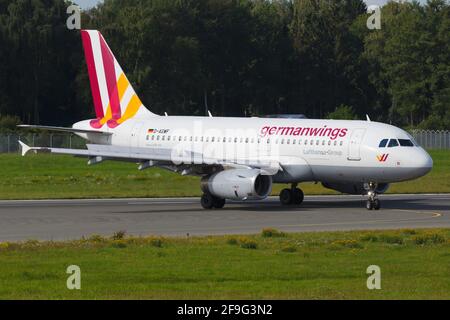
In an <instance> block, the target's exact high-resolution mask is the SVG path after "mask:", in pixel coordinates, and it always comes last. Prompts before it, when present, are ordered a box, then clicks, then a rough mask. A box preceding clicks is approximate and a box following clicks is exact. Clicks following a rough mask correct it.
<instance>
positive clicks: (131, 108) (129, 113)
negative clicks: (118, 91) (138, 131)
mask: <svg viewBox="0 0 450 320" xmlns="http://www.w3.org/2000/svg"><path fill="white" fill-rule="evenodd" d="M141 106H142V102H141V100H140V99H139V98H138V96H137V95H134V96H133V97H132V98H131V101H130V103H129V104H128V106H127V110H126V111H125V114H124V115H123V116H122V118H120V119H119V120H118V121H117V123H123V122H125V121H127V120H128V119H131V118H133V117H134V115H135V114H136V113H137V112H138V111H139V108H140V107H141Z"/></svg>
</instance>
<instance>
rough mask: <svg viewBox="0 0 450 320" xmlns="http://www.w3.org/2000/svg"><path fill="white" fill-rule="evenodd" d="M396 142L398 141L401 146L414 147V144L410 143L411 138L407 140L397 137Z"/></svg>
mask: <svg viewBox="0 0 450 320" xmlns="http://www.w3.org/2000/svg"><path fill="white" fill-rule="evenodd" d="M398 142H399V143H400V145H401V146H402V147H414V144H413V143H412V141H411V140H407V139H398Z"/></svg>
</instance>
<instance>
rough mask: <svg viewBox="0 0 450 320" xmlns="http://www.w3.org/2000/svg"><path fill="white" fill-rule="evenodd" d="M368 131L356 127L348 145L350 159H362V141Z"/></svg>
mask: <svg viewBox="0 0 450 320" xmlns="http://www.w3.org/2000/svg"><path fill="white" fill-rule="evenodd" d="M365 133H366V129H355V130H354V131H353V133H352V136H351V138H350V143H349V147H348V157H347V159H348V160H350V161H360V160H361V142H362V140H363V138H364V135H365Z"/></svg>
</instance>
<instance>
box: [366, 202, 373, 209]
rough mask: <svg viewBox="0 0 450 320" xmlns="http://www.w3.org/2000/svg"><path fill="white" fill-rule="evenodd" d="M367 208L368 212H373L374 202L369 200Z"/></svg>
mask: <svg viewBox="0 0 450 320" xmlns="http://www.w3.org/2000/svg"><path fill="white" fill-rule="evenodd" d="M366 208H367V210H373V202H372V201H370V200H367V202H366Z"/></svg>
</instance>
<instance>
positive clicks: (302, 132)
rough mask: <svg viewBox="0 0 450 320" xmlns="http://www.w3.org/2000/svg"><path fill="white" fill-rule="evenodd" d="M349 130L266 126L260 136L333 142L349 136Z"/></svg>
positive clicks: (324, 127)
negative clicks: (317, 138)
mask: <svg viewBox="0 0 450 320" xmlns="http://www.w3.org/2000/svg"><path fill="white" fill-rule="evenodd" d="M347 132H348V129H343V128H328V127H327V126H323V127H322V128H310V127H276V126H272V127H271V126H265V127H263V128H262V129H261V132H260V135H261V136H262V137H267V136H295V137H299V136H302V137H329V138H330V139H331V140H336V139H337V138H343V137H345V136H346V135H347Z"/></svg>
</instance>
